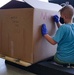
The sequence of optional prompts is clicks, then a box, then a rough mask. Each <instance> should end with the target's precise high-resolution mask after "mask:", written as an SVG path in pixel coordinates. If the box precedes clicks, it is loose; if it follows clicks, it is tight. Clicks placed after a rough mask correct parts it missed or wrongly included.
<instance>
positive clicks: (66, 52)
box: [41, 5, 74, 64]
mask: <svg viewBox="0 0 74 75" xmlns="http://www.w3.org/2000/svg"><path fill="white" fill-rule="evenodd" d="M60 15H61V17H60V18H59V17H58V16H57V15H55V16H53V18H54V21H55V22H56V24H57V26H58V30H57V32H56V34H55V36H54V37H51V36H50V35H48V32H47V28H46V25H45V24H42V28H41V32H42V35H43V36H44V38H45V39H46V40H47V41H48V42H49V43H51V44H52V45H55V44H58V46H57V52H56V54H55V56H54V60H55V61H56V62H57V63H61V64H62V63H69V64H74V24H73V23H72V19H73V15H74V8H73V7H72V6H71V5H67V6H64V7H63V8H62V9H61V10H60ZM60 22H61V23H63V24H62V25H60Z"/></svg>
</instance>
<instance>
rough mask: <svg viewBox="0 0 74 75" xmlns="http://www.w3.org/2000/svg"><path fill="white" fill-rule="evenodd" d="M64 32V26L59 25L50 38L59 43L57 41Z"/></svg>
mask: <svg viewBox="0 0 74 75" xmlns="http://www.w3.org/2000/svg"><path fill="white" fill-rule="evenodd" d="M64 34H65V28H64V26H60V27H59V29H58V30H57V32H56V34H55V36H54V37H53V38H52V39H53V40H54V41H56V42H57V43H59V41H60V40H61V39H62V38H63V37H64Z"/></svg>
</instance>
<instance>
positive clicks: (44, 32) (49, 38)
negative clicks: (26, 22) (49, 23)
mask: <svg viewBox="0 0 74 75" xmlns="http://www.w3.org/2000/svg"><path fill="white" fill-rule="evenodd" d="M41 33H42V36H44V38H45V39H46V40H47V41H48V42H49V43H51V44H52V45H55V44H56V43H57V42H55V41H54V40H53V39H52V38H51V36H49V35H48V31H47V28H46V25H45V24H42V27H41Z"/></svg>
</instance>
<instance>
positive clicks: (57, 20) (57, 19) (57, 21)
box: [53, 15, 61, 28]
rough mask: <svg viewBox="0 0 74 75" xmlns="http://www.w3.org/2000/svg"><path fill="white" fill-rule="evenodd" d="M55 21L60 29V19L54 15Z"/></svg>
mask: <svg viewBox="0 0 74 75" xmlns="http://www.w3.org/2000/svg"><path fill="white" fill-rule="evenodd" d="M53 19H54V22H56V24H57V27H58V28H59V27H60V26H61V24H60V18H59V17H58V15H54V16H53Z"/></svg>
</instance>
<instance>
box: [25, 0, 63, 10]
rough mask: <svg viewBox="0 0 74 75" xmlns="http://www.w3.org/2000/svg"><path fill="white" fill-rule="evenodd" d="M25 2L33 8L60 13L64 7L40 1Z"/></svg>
mask: <svg viewBox="0 0 74 75" xmlns="http://www.w3.org/2000/svg"><path fill="white" fill-rule="evenodd" d="M24 1H25V2H26V3H28V4H29V5H31V6H32V7H34V8H39V9H47V10H54V11H59V10H60V9H61V8H62V6H60V5H59V4H54V3H47V2H42V1H38V0H24Z"/></svg>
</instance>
